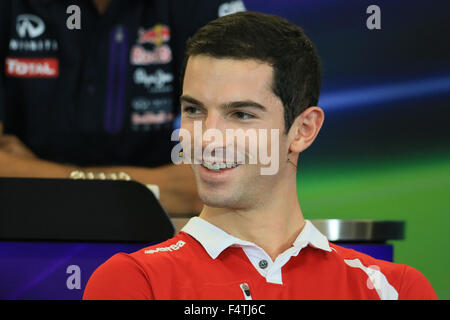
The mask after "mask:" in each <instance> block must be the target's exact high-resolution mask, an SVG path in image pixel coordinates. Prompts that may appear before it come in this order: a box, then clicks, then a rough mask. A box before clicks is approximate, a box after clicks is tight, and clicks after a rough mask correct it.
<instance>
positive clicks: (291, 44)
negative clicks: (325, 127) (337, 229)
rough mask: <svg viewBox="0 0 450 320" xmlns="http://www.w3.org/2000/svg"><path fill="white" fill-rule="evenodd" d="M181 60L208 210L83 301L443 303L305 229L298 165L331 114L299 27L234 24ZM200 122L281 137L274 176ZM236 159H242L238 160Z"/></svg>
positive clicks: (225, 22)
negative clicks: (231, 156) (322, 104)
mask: <svg viewBox="0 0 450 320" xmlns="http://www.w3.org/2000/svg"><path fill="white" fill-rule="evenodd" d="M185 61H186V63H185V69H184V73H183V75H182V79H183V94H182V96H181V107H182V120H181V128H182V129H183V130H185V132H188V133H190V135H191V136H193V138H194V140H195V141H196V142H194V143H188V142H187V141H185V140H184V139H183V148H184V150H185V152H186V153H187V154H189V158H195V157H193V155H195V150H194V149H195V148H196V147H198V146H199V144H198V143H201V144H200V146H201V150H202V151H203V152H202V155H201V159H193V160H197V161H193V163H192V169H193V172H194V175H195V177H196V182H197V188H198V193H199V196H200V198H201V199H202V201H203V203H204V207H203V210H202V212H201V214H200V215H199V217H194V218H192V219H191V220H190V221H189V222H188V224H187V225H186V226H185V227H184V228H183V229H182V231H181V232H180V233H179V234H178V235H176V236H175V237H174V238H172V239H169V240H167V241H166V242H164V243H161V244H158V245H155V246H151V247H148V248H144V249H142V250H140V251H138V252H135V253H132V254H124V253H119V254H117V255H115V256H113V257H112V258H111V259H109V260H108V261H107V262H105V263H104V264H103V265H102V266H100V267H99V268H98V269H97V270H96V271H95V272H94V274H93V275H92V277H91V279H90V280H89V282H88V285H87V287H86V290H85V293H84V298H85V299H247V300H248V299H435V298H436V295H435V293H434V291H433V289H432V287H431V285H430V284H429V282H428V281H427V279H426V278H425V277H424V276H423V275H422V274H421V273H420V272H418V271H417V270H415V269H413V268H411V267H409V266H406V265H400V264H394V263H390V262H386V261H382V260H376V259H374V258H372V257H369V256H367V255H364V254H362V253H359V252H356V251H353V250H350V249H345V248H342V247H339V246H336V245H334V244H332V243H330V242H328V240H327V239H326V237H325V236H324V235H322V234H321V233H320V232H319V231H318V230H317V229H316V228H315V227H314V225H313V224H312V223H311V222H310V221H308V220H305V219H304V217H303V213H302V210H301V207H300V204H299V202H298V198H297V186H296V173H297V166H296V163H297V161H298V157H299V154H300V153H301V152H302V151H304V150H305V149H307V148H308V147H309V146H310V145H311V144H312V143H313V141H314V140H315V138H316V136H317V134H318V132H319V130H320V128H321V126H322V124H323V121H324V113H323V111H322V109H320V108H319V107H317V106H316V105H317V102H318V97H319V91H320V82H321V76H320V66H319V58H318V56H317V53H316V50H315V48H314V46H313V45H312V43H311V41H310V40H309V39H308V38H307V37H306V36H305V34H304V33H303V31H302V30H301V29H300V28H299V27H297V26H295V25H293V24H291V23H289V22H288V21H286V20H284V19H282V18H279V17H276V16H272V15H265V14H259V13H252V12H245V13H237V14H233V15H229V16H226V17H223V18H220V19H217V20H215V21H212V22H211V23H209V24H208V25H206V26H205V27H203V28H202V29H200V30H199V31H198V32H197V33H196V34H195V35H194V36H193V37H192V38H191V39H190V40H189V41H188V44H187V51H186V60H185ZM198 124H200V125H201V128H202V130H205V133H206V132H208V130H213V131H214V132H216V133H217V132H220V133H222V134H223V136H226V133H227V130H237V131H239V130H242V132H246V131H248V130H254V131H255V132H257V133H258V135H257V136H256V139H258V138H259V139H260V140H261V138H262V133H264V132H267V131H269V130H270V131H272V130H275V132H278V133H279V134H278V135H275V136H272V135H270V139H263V142H264V143H259V142H258V144H257V146H258V148H257V151H258V152H263V151H264V152H267V151H268V150H271V152H277V157H275V158H272V159H279V161H278V163H277V165H276V169H277V170H276V172H275V173H274V174H262V169H264V168H265V167H267V166H269V165H270V164H268V163H267V162H263V161H258V162H257V163H256V164H254V163H253V164H252V163H250V159H254V157H255V154H254V152H255V150H254V149H252V148H251V147H250V145H251V143H252V141H253V142H254V138H255V137H253V138H252V137H250V136H247V137H246V141H248V142H249V143H248V145H247V144H244V146H242V144H240V145H239V144H235V143H233V142H232V141H231V140H225V141H222V142H221V141H220V139H211V138H208V139H207V138H205V135H202V136H200V142H199V140H198V138H199V137H198V136H199V135H198V133H195V128H196V125H198ZM266 136H267V135H266ZM233 140H234V139H233ZM196 143H197V144H196ZM274 146H275V148H274ZM207 149H208V152H205V151H206V150H207ZM264 149H265V150H264ZM274 150H275V151H274ZM231 151H237V152H236V154H244V161H237V160H233V161H231V162H230V161H229V160H230V159H229V158H227V154H228V155H229V153H230V152H231ZM225 159H226V160H225ZM257 159H260V158H257Z"/></svg>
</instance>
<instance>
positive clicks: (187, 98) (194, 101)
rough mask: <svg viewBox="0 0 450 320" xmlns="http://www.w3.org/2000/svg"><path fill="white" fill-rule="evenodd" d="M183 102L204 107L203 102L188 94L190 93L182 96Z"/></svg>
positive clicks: (181, 100)
mask: <svg viewBox="0 0 450 320" xmlns="http://www.w3.org/2000/svg"><path fill="white" fill-rule="evenodd" d="M182 102H185V103H190V104H195V105H197V106H200V107H203V103H201V102H200V101H198V100H197V99H194V98H192V97H191V96H188V95H183V96H181V97H180V103H182Z"/></svg>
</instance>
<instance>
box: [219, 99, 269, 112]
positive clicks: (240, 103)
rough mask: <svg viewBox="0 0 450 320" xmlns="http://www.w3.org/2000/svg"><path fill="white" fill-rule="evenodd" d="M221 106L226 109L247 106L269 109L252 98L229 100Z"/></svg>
mask: <svg viewBox="0 0 450 320" xmlns="http://www.w3.org/2000/svg"><path fill="white" fill-rule="evenodd" d="M221 107H222V108H224V109H237V108H245V107H247V108H256V109H259V110H261V111H267V108H266V107H264V106H263V105H262V104H259V103H258V102H255V101H252V100H244V101H233V102H228V103H224V104H223V105H222V106H221Z"/></svg>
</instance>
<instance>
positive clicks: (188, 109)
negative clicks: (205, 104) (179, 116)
mask: <svg viewBox="0 0 450 320" xmlns="http://www.w3.org/2000/svg"><path fill="white" fill-rule="evenodd" d="M183 112H185V113H187V114H189V115H196V114H200V113H201V110H200V109H199V108H196V107H192V106H187V107H184V108H183Z"/></svg>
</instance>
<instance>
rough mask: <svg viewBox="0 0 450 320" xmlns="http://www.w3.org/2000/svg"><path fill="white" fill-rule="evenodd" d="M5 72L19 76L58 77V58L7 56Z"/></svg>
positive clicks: (12, 75)
mask: <svg viewBox="0 0 450 320" xmlns="http://www.w3.org/2000/svg"><path fill="white" fill-rule="evenodd" d="M5 73H6V75H8V76H11V77H17V78H56V77H57V76H58V60H57V59H55V58H11V57H10V58H6V68H5Z"/></svg>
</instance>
